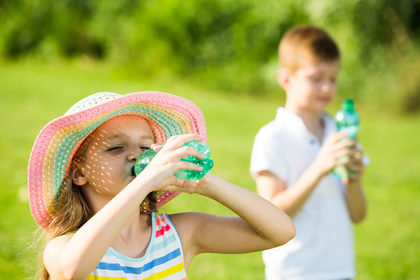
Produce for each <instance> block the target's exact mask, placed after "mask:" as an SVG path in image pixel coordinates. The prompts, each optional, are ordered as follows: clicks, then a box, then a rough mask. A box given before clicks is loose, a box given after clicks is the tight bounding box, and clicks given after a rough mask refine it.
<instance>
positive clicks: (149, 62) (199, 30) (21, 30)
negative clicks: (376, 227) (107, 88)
mask: <svg viewBox="0 0 420 280" xmlns="http://www.w3.org/2000/svg"><path fill="white" fill-rule="evenodd" d="M303 23H311V24H315V25H318V26H320V27H323V28H325V29H326V30H328V32H330V33H331V35H332V36H333V37H334V38H335V39H336V40H337V42H338V43H339V45H340V48H341V50H342V53H343V66H344V67H343V72H344V75H343V76H344V78H343V88H344V89H349V88H350V87H353V89H354V93H353V94H355V95H357V93H356V92H358V91H360V90H361V89H362V88H360V87H359V88H358V87H357V86H354V85H355V84H363V82H361V81H362V80H363V78H365V76H366V73H367V72H366V71H368V70H369V69H370V70H369V71H374V70H372V69H376V70H378V71H383V70H385V69H388V68H389V66H390V64H391V63H392V64H393V63H394V62H395V63H397V65H394V66H393V67H395V69H398V71H399V72H400V70H401V69H400V68H401V67H402V66H401V65H405V64H406V61H403V62H401V60H404V59H406V57H409V56H412V53H416V57H419V50H418V47H416V46H417V43H418V40H417V39H416V38H418V37H419V35H420V2H419V1H418V0H400V1H392V0H386V1H383V0H354V1H350V0H346V1H335V0H323V1H317V0H284V1H277V0H266V1H254V0H243V1H234V0H195V1H175V0H159V1H157V0H121V1H95V0H15V1H5V0H3V1H1V0H0V52H1V54H2V56H4V57H6V58H10V59H16V58H19V57H21V56H26V55H41V56H64V57H75V56H81V55H85V56H89V57H92V58H95V59H101V60H102V59H107V60H110V61H113V62H115V63H116V64H117V65H124V67H127V68H129V69H132V70H135V71H136V72H137V73H141V74H142V75H148V74H156V73H159V72H161V71H170V72H171V73H176V74H177V75H179V76H182V77H188V78H191V79H192V80H197V81H200V82H206V83H207V84H209V85H210V84H211V85H212V86H214V87H218V88H222V89H225V90H235V91H248V92H254V93H255V92H260V91H264V90H267V89H268V90H272V89H273V88H274V86H275V78H274V76H275V67H276V63H277V62H276V61H277V47H278V43H279V40H280V38H281V36H282V34H283V33H284V32H285V31H286V30H287V29H288V28H290V27H292V26H294V25H297V24H303ZM395 56H397V57H398V58H397V59H396V58H395ZM410 60H411V58H410ZM414 61H416V62H415V63H416V65H417V66H418V64H417V63H418V61H419V60H418V59H415V60H414ZM398 63H399V64H398ZM412 63H414V62H412ZM411 67H413V66H411ZM395 71H397V70H395ZM273 73H274V74H273ZM378 79H381V77H379V78H378ZM395 82H400V81H399V80H398V81H395ZM411 87H414V89H411V88H410V89H407V92H408V91H410V92H417V90H418V89H419V87H420V86H419V85H414V86H411ZM415 95H416V94H415Z"/></svg>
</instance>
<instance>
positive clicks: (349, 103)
mask: <svg viewBox="0 0 420 280" xmlns="http://www.w3.org/2000/svg"><path fill="white" fill-rule="evenodd" d="M342 109H344V110H346V111H354V101H353V99H350V98H346V99H345V100H344V102H343V106H342Z"/></svg>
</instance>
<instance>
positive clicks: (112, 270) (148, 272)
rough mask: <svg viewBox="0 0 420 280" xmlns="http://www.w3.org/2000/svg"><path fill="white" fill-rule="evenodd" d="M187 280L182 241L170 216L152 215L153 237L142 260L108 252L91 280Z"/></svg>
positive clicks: (111, 251) (109, 250) (89, 279)
mask: <svg viewBox="0 0 420 280" xmlns="http://www.w3.org/2000/svg"><path fill="white" fill-rule="evenodd" d="M140 279H144V280H145V279H147V280H152V279H153V280H155V279H164V280H186V279H187V274H186V272H185V268H184V256H183V252H182V244H181V239H180V238H179V235H178V232H177V230H176V229H175V227H174V225H173V224H172V222H171V220H170V219H169V217H168V215H166V214H163V215H157V214H156V213H152V237H151V239H150V243H149V246H148V248H147V250H146V253H145V255H144V256H143V257H141V258H130V257H127V256H124V255H122V254H121V253H118V252H117V251H115V250H114V249H113V248H112V247H110V248H109V249H108V251H107V252H106V253H105V255H104V257H103V258H102V260H101V261H100V262H99V264H98V265H97V266H96V268H95V270H94V271H93V272H92V273H91V275H90V276H89V278H88V280H140Z"/></svg>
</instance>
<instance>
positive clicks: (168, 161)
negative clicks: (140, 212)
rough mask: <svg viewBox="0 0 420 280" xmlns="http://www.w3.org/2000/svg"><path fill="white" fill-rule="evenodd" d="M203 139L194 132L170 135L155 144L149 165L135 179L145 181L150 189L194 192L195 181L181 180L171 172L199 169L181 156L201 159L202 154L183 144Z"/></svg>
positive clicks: (199, 168)
mask: <svg viewBox="0 0 420 280" xmlns="http://www.w3.org/2000/svg"><path fill="white" fill-rule="evenodd" d="M192 140H197V141H201V140H203V139H202V137H201V136H198V135H194V134H187V135H177V136H173V137H171V138H170V139H169V140H168V142H166V144H164V145H163V146H162V145H159V144H155V145H153V146H152V149H153V150H159V152H158V153H157V154H156V156H155V157H154V158H153V160H152V161H151V162H150V163H149V165H148V166H147V167H146V168H145V169H144V170H143V171H142V172H141V173H140V174H139V176H137V177H136V179H135V180H142V181H143V182H147V184H148V185H149V186H150V187H151V191H158V190H163V191H180V192H194V188H195V187H196V186H197V183H196V182H191V181H186V180H182V179H180V178H177V177H175V176H174V175H173V174H174V173H175V172H176V171H178V170H182V169H189V170H196V171H201V170H202V167H200V166H198V165H196V164H193V163H191V162H188V161H182V160H181V158H184V157H187V156H195V157H197V158H199V159H202V158H203V157H204V156H203V155H202V154H201V153H200V152H199V151H197V150H196V149H194V148H191V147H187V146H183V145H184V144H185V143H186V142H189V141H192Z"/></svg>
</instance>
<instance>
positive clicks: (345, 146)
mask: <svg viewBox="0 0 420 280" xmlns="http://www.w3.org/2000/svg"><path fill="white" fill-rule="evenodd" d="M346 137H347V133H346V132H344V131H341V132H335V133H332V134H331V135H330V136H328V138H327V140H326V141H325V143H324V145H322V147H321V149H320V151H319V153H318V156H317V157H316V159H315V161H314V162H313V166H314V168H315V169H316V170H317V171H318V172H319V175H320V177H322V176H325V175H326V174H328V173H330V172H331V171H333V169H334V168H335V167H336V166H337V165H340V164H346V163H345V162H343V158H345V157H346V156H347V157H350V156H351V155H352V154H354V150H355V147H356V144H357V142H356V141H354V140H350V139H346ZM353 158H354V157H353ZM349 163H350V162H349ZM352 168H355V167H353V165H352Z"/></svg>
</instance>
